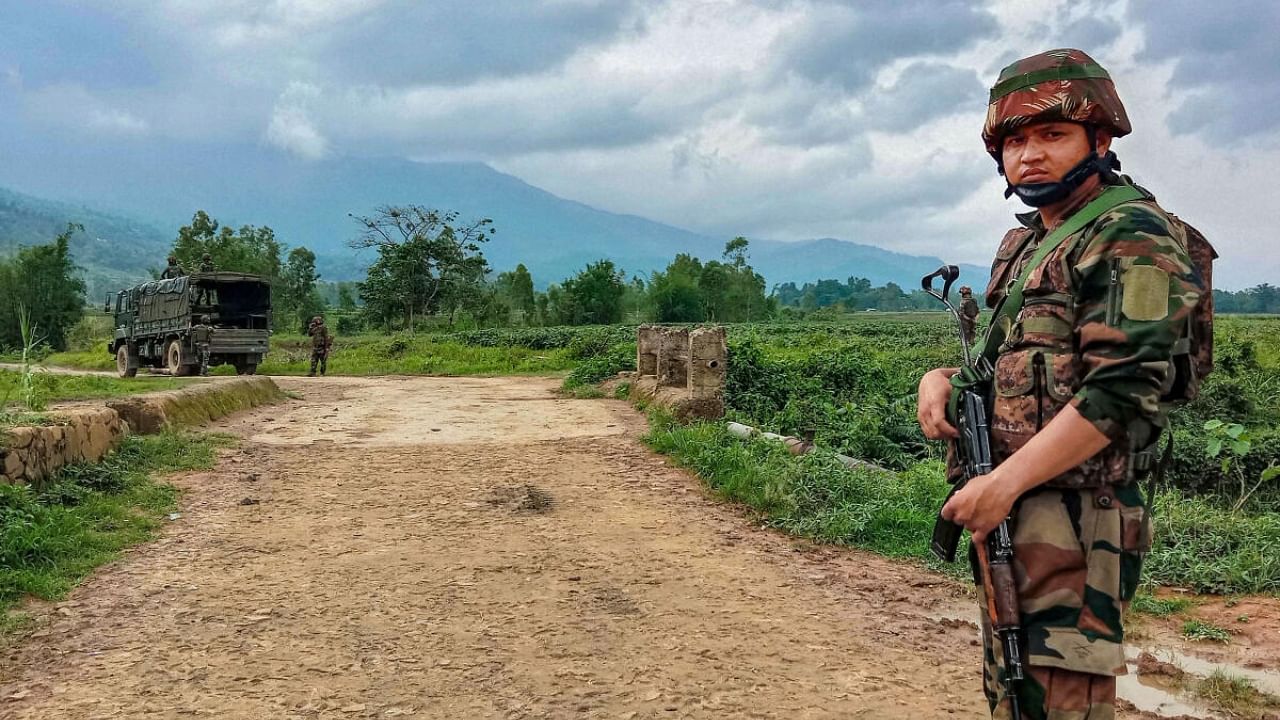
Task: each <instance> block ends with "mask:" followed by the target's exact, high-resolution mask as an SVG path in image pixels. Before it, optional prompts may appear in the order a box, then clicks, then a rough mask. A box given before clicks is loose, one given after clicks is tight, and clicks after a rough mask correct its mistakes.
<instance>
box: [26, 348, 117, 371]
mask: <svg viewBox="0 0 1280 720" xmlns="http://www.w3.org/2000/svg"><path fill="white" fill-rule="evenodd" d="M41 364H43V365H51V366H55V367H67V368H75V369H77V370H115V369H116V356H115V355H112V354H110V353H108V352H107V351H106V350H76V351H68V352H58V353H53V354H52V355H50V356H49V357H47V358H45V359H44V361H43V362H42V363H41Z"/></svg>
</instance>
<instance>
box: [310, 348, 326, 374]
mask: <svg viewBox="0 0 1280 720" xmlns="http://www.w3.org/2000/svg"><path fill="white" fill-rule="evenodd" d="M316 365H319V366H320V374H321V375H323V374H324V373H325V370H327V369H328V365H329V351H328V349H326V348H315V349H314V350H312V351H311V374H312V375H315V374H316Z"/></svg>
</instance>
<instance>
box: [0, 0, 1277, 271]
mask: <svg viewBox="0 0 1280 720" xmlns="http://www.w3.org/2000/svg"><path fill="white" fill-rule="evenodd" d="M1230 8H1231V11H1230V12H1223V11H1221V10H1217V9H1215V8H1214V6H1212V5H1211V4H1210V3H1205V2H1203V0H1127V2H1126V1H1124V0H1119V1H1100V0H1073V1H1070V2H1058V1H1055V0H990V1H989V2H980V1H978V0H859V1H855V0H846V1H839V0H755V1H754V2H750V1H746V0H670V1H667V2H661V1H651V2H627V1H623V0H612V1H611V0H538V1H535V0H504V1H503V2H483V1H481V0H469V1H463V0H432V1H431V2H417V1H409V0H218V1H217V2H214V1H212V0H113V1H112V2H79V3H71V2H61V1H60V0H40V2H30V1H28V0H0V128H2V129H3V130H4V133H3V136H0V161H2V159H3V151H4V148H5V147H6V146H7V145H10V144H13V143H25V142H31V141H33V140H37V139H41V140H43V141H56V140H58V139H59V138H75V139H77V140H78V141H81V142H84V141H89V142H95V143H126V142H127V143H130V144H131V146H134V147H144V146H145V145H146V143H148V142H156V143H160V142H167V143H173V142H199V143H203V144H209V143H213V144H217V143H227V144H228V145H231V144H236V145H243V144H245V143H250V144H255V143H256V144H257V146H258V147H261V148H262V151H263V152H286V153H291V154H294V155H297V156H299V157H300V158H304V159H315V158H323V157H326V156H333V155H357V156H387V155H393V156H402V157H409V158H414V159H421V160H459V159H465V160H479V161H483V162H487V163H489V164H490V165H492V166H494V167H495V168H497V169H499V170H502V171H505V172H509V173H511V174H514V175H517V176H519V177H521V178H523V179H524V180H526V181H528V182H530V183H532V184H534V185H537V186H539V187H542V188H545V189H547V190H550V191H551V192H554V193H556V194H558V195H561V196H564V197H567V198H570V199H574V200H579V201H582V202H585V203H588V204H590V205H594V206H596V207H600V208H603V209H607V210H612V211H617V212H626V213H634V214H638V215H643V216H646V217H649V218H652V219H654V220H659V221H663V222H667V223H671V224H674V225H678V226H682V227H686V228H689V229H693V230H698V231H703V232H708V233H713V234H717V235H737V234H745V235H748V236H753V237H767V238H774V239H779V240H792V239H806V238H813V237H827V236H830V237H840V238H844V239H850V240H857V241H862V242H868V243H873V244H877V245H881V246H883V247H889V248H892V249H895V250H899V251H903V252H910V253H919V254H926V253H927V254H932V255H938V256H941V257H944V258H947V259H948V260H953V261H965V262H976V263H984V264H985V263H986V262H987V261H988V260H989V257H990V253H991V251H992V250H993V248H994V244H995V243H996V241H997V240H998V239H999V236H1000V235H1001V233H1002V232H1003V230H1004V229H1006V228H1007V227H1008V226H1009V224H1010V219H1011V218H1010V216H1011V213H1012V212H1014V211H1017V210H1021V209H1022V208H1021V206H1019V205H1017V204H1016V201H1005V200H1003V199H1002V197H1001V190H1002V188H1003V181H1002V180H1001V179H1000V178H998V177H997V176H996V175H995V172H994V165H993V163H992V161H991V160H990V158H988V157H987V156H986V154H985V152H984V151H983V148H982V145H981V141H980V139H979V130H980V126H981V123H982V118H983V113H984V109H985V101H986V88H987V87H988V86H989V85H990V84H991V83H992V81H993V80H994V78H995V77H996V75H997V74H998V73H999V70H1000V68H1001V67H1003V66H1004V65H1005V64H1007V63H1008V62H1010V61H1011V60H1013V59H1016V58H1017V57H1020V56H1024V55H1029V54H1032V53H1035V52H1039V51H1042V50H1046V49H1050V48H1054V47H1064V46H1074V47H1080V48H1083V49H1085V50H1086V51H1088V52H1089V53H1090V54H1092V55H1093V56H1094V57H1095V58H1097V59H1098V60H1099V61H1101V62H1102V63H1103V64H1104V65H1105V66H1106V67H1107V68H1108V69H1110V71H1111V72H1112V75H1113V76H1114V77H1115V79H1116V83H1117V85H1118V87H1119V90H1120V93H1121V96H1122V97H1123V98H1124V100H1125V102H1126V105H1127V107H1128V111H1129V115H1130V117H1131V119H1132V120H1133V125H1134V134H1133V135H1131V136H1129V137H1127V138H1124V139H1122V140H1120V141H1118V142H1117V144H1116V150H1117V152H1118V153H1119V155H1120V157H1121V159H1122V160H1123V161H1124V163H1125V170H1126V172H1131V173H1132V174H1133V175H1134V176H1135V178H1136V179H1138V181H1139V182H1140V183H1142V184H1144V185H1146V186H1147V187H1149V188H1150V189H1151V190H1153V191H1154V192H1155V193H1156V194H1157V195H1158V196H1159V197H1160V199H1161V200H1162V201H1163V202H1164V204H1165V205H1166V206H1167V207H1168V208H1170V209H1171V210H1173V211H1174V212H1177V213H1178V214H1179V215H1181V216H1182V217H1184V218H1185V219H1187V220H1189V221H1191V222H1192V223H1194V224H1196V225H1198V226H1199V227H1201V229H1202V230H1203V231H1204V232H1205V233H1206V235H1208V236H1209V238H1210V240H1211V241H1213V242H1214V243H1215V244H1216V245H1217V247H1218V249H1219V251H1220V253H1221V254H1222V255H1223V258H1222V260H1220V261H1219V265H1218V278H1217V280H1218V282H1217V284H1218V285H1219V286H1222V287H1237V288H1238V287H1242V286H1245V285H1252V284H1256V283H1259V282H1263V281H1270V282H1273V283H1280V253H1277V252H1273V250H1272V247H1273V246H1274V244H1275V243H1274V241H1273V239H1272V234H1273V233H1274V228H1276V227H1280V202H1278V201H1277V197H1276V190H1275V188H1276V178H1275V175H1276V173H1277V171H1280V43H1277V42H1276V37H1277V34H1278V33H1280V3H1278V2H1276V1H1275V0H1235V1H1234V2H1232V3H1230Z"/></svg>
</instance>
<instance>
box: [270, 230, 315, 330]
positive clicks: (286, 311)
mask: <svg viewBox="0 0 1280 720" xmlns="http://www.w3.org/2000/svg"><path fill="white" fill-rule="evenodd" d="M319 279H320V275H319V274H318V273H316V254H315V253H313V252H311V251H310V250H308V249H307V248H305V247H297V248H294V249H292V250H290V251H289V258H288V260H287V261H286V262H285V265H284V269H283V270H282V272H281V277H280V292H279V293H278V294H279V298H280V301H279V304H278V305H277V306H276V308H275V322H276V326H277V327H287V328H289V329H290V330H296V331H298V332H305V331H306V328H307V324H308V323H309V322H310V321H311V318H313V317H315V316H316V315H323V314H324V311H325V302H324V298H322V297H321V296H320V293H319V292H318V291H317V289H316V282H317V281H318V280H319Z"/></svg>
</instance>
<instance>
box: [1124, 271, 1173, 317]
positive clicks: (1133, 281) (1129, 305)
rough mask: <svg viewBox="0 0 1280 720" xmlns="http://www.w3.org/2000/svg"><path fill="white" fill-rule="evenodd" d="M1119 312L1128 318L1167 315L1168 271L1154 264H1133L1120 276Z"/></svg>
mask: <svg viewBox="0 0 1280 720" xmlns="http://www.w3.org/2000/svg"><path fill="white" fill-rule="evenodd" d="M1120 282H1121V284H1122V285H1123V286H1124V296H1123V299H1122V300H1121V303H1120V312H1122V313H1124V316H1125V317H1127V318H1129V319H1130V320H1140V321H1148V320H1163V319H1165V318H1166V317H1168V315H1169V273H1167V272H1165V271H1164V270H1161V269H1160V268H1158V267H1156V266H1154V265H1133V266H1131V267H1129V269H1128V270H1125V271H1124V276H1123V278H1121V281H1120Z"/></svg>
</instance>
